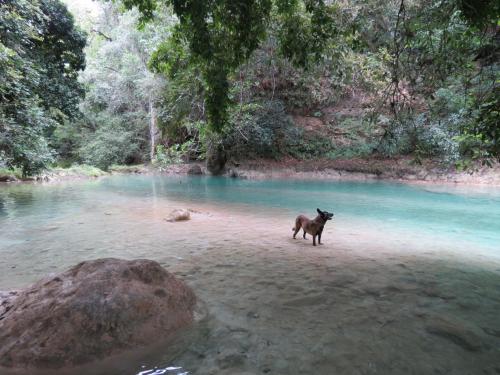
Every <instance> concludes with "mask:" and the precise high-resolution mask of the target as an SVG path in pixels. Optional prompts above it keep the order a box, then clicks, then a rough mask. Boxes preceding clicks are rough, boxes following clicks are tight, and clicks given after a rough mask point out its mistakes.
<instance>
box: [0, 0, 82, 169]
mask: <svg viewBox="0 0 500 375" xmlns="http://www.w3.org/2000/svg"><path fill="white" fill-rule="evenodd" d="M84 46H85V34H84V33H83V32H81V31H80V30H78V29H77V28H76V27H75V26H74V22H73V17H72V16H71V14H70V13H69V12H68V11H67V9H66V7H65V6H64V5H63V4H61V3H60V2H59V1H58V0H37V1H23V0H14V1H8V2H5V1H4V2H0V156H1V157H2V161H3V163H4V164H6V165H7V166H9V167H20V168H21V169H22V171H23V174H24V175H29V174H33V173H36V172H37V171H39V170H40V169H42V168H45V167H46V166H47V165H48V164H49V163H50V162H52V161H53V156H54V152H53V150H51V149H50V147H49V138H50V136H51V134H52V132H53V130H54V129H55V128H56V127H57V126H58V125H60V124H62V123H64V121H65V119H67V118H71V117H72V116H75V114H76V113H77V104H78V99H79V97H80V96H81V95H82V93H83V91H82V89H81V86H80V84H79V83H78V81H77V74H78V71H79V70H81V69H82V68H83V67H84V54H83V47H84Z"/></svg>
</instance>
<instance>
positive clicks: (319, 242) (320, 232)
mask: <svg viewBox="0 0 500 375" xmlns="http://www.w3.org/2000/svg"><path fill="white" fill-rule="evenodd" d="M324 228H325V227H321V228H320V230H319V232H318V245H321V235H322V234H323V229H324Z"/></svg>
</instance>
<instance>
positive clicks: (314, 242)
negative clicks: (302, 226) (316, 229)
mask: <svg viewBox="0 0 500 375" xmlns="http://www.w3.org/2000/svg"><path fill="white" fill-rule="evenodd" d="M313 246H316V235H315V234H313Z"/></svg>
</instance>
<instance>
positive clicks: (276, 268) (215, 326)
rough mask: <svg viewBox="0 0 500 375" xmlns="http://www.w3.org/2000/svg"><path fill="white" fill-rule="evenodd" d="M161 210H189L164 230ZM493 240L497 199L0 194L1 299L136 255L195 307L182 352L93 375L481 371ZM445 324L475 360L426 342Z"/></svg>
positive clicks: (288, 186)
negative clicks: (54, 277)
mask: <svg viewBox="0 0 500 375" xmlns="http://www.w3.org/2000/svg"><path fill="white" fill-rule="evenodd" d="M316 207H319V208H321V209H324V210H328V211H333V212H334V213H335V217H334V220H333V222H329V223H328V224H327V226H326V228H325V233H324V235H323V242H324V243H325V244H324V245H323V246H317V247H316V248H313V247H312V246H311V240H310V238H309V239H308V240H307V241H305V240H302V239H300V240H295V241H294V240H292V239H291V234H292V232H291V227H292V226H293V224H294V217H295V216H296V215H297V214H299V213H304V214H307V215H309V216H313V215H314V213H315V208H316ZM174 208H191V209H194V210H195V211H198V212H195V213H193V214H192V216H193V218H192V220H191V221H190V222H185V223H167V222H165V220H164V218H165V217H166V216H167V215H168V213H169V212H170V211H171V210H172V209H174ZM499 244H500V189H498V188H481V189H479V188H471V187H467V188H457V187H451V186H435V185H433V186H427V185H425V186H424V185H422V186H420V185H419V186H417V185H415V186H410V185H402V184H393V183H381V182H376V183H375V182H374V183H359V182H338V181H336V182H332V181H297V180H256V181H250V180H240V179H226V178H215V177H160V176H113V177H109V178H103V179H100V180H95V181H79V182H71V183H62V184H50V185H10V186H3V187H0V290H6V289H12V288H19V287H23V286H25V285H27V284H29V283H31V282H33V281H35V280H37V279H39V278H41V277H43V276H45V275H47V274H49V273H51V272H59V271H62V270H64V269H65V268H67V267H68V266H70V265H73V264H75V263H77V262H78V261H81V260H85V259H92V258H98V257H108V256H114V257H122V258H150V259H154V260H157V261H159V262H160V263H161V264H163V265H164V266H165V267H166V268H167V269H169V270H170V271H172V272H174V273H176V274H177V275H178V276H179V277H181V278H183V279H184V280H185V281H186V282H187V283H188V284H189V285H190V286H192V287H193V289H194V290H195V292H196V293H197V295H198V296H199V297H200V299H201V301H203V303H204V304H205V305H206V309H207V311H208V316H207V318H206V319H204V320H203V322H201V323H199V324H198V325H197V326H196V327H195V328H194V332H193V333H191V336H192V338H191V339H190V340H189V343H188V344H186V343H185V340H180V343H179V345H176V346H175V345H174V347H175V350H172V349H169V350H166V349H165V351H164V352H162V353H161V354H160V355H156V354H155V355H154V356H152V358H151V356H150V358H145V359H142V360H140V361H138V360H134V361H131V362H127V361H126V360H120V366H118V364H116V366H115V364H111V368H114V370H109V366H110V364H109V363H108V364H106V366H107V367H105V366H104V365H96V367H95V368H94V369H93V370H92V373H95V374H97V373H99V371H100V372H101V373H103V374H104V373H106V374H111V373H112V372H113V371H114V373H116V374H137V373H140V372H143V375H152V374H155V375H157V374H160V373H165V374H182V373H189V374H237V373H240V374H261V373H270V374H308V373H313V372H314V373H315V374H319V375H323V374H325V375H326V374H331V373H341V374H342V373H346V374H350V373H360V374H361V373H384V374H385V373H394V374H397V373H431V372H432V373H450V372H451V373H476V372H475V371H474V369H479V368H480V369H481V371H482V372H484V373H490V371H491V373H495V371H500V359H499V358H500V355H498V353H500V341H499V340H500V339H499V337H500V321H499V319H498V318H497V316H496V315H497V314H498V311H499V308H500V295H499V292H498V285H499V283H500V245H499ZM443 320H444V321H446V322H448V324H450V322H452V323H451V324H455V325H458V326H460V327H462V328H463V327H465V328H463V329H465V330H466V331H467V332H468V333H470V332H472V333H473V334H474V335H475V336H474V337H476V338H478V340H479V341H480V342H481V347H482V348H484V349H481V350H480V351H477V352H473V353H472V352H469V350H468V349H467V348H466V347H467V346H465V348H464V346H462V345H460V339H458V342H459V344H457V342H456V341H457V340H454V339H453V337H452V339H451V340H450V339H449V337H448V339H446V338H443V336H446V334H443V335H435V334H432V333H429V332H431V331H432V329H431V328H429V327H430V325H431V323H432V322H433V321H438V322H439V321H443ZM469 331H470V332H469ZM448 336H449V335H448ZM99 366H101V367H99ZM155 367H156V368H155ZM175 367H178V368H175ZM104 368H106V370H104ZM167 368H168V369H167ZM110 371H111V372H110ZM471 371H472V372H471ZM73 373H76V372H73ZM87 373H88V371H87Z"/></svg>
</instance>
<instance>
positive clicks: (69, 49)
mask: <svg viewBox="0 0 500 375" xmlns="http://www.w3.org/2000/svg"><path fill="white" fill-rule="evenodd" d="M67 3H69V5H70V7H71V1H70V0H67ZM98 9H99V11H98V12H97V13H96V14H93V15H88V14H76V16H77V21H75V18H74V17H73V15H72V14H71V13H70V12H69V11H68V8H67V6H66V5H64V4H63V3H61V1H59V0H0V168H8V169H15V168H17V169H19V170H21V172H22V174H24V175H31V174H35V173H37V172H39V171H40V170H42V169H44V168H48V167H52V166H56V165H59V166H70V165H72V164H89V165H93V166H97V167H99V168H101V169H107V168H109V167H110V166H111V165H113V164H137V163H147V162H153V164H154V165H156V166H158V167H160V168H162V167H164V166H165V165H168V164H170V163H176V162H179V161H188V160H195V159H196V160H204V159H206V158H211V157H216V158H222V159H224V160H225V159H233V160H246V159H251V158H272V159H280V158H284V157H291V158H298V159H318V158H330V159H339V158H340V159H341V158H344V159H345V158H347V159H349V158H354V157H363V158H370V157H374V156H377V157H387V158H392V157H398V156H401V155H411V157H412V158H413V160H415V161H416V162H419V161H421V160H423V159H425V158H433V159H436V160H439V161H440V162H441V163H444V164H447V165H454V166H459V167H467V166H468V165H470V164H471V163H472V162H474V161H480V162H483V163H490V162H492V161H493V160H495V159H498V158H499V156H500V120H499V119H500V116H499V110H500V70H499V61H500V59H499V57H500V21H499V17H500V3H499V2H498V1H497V0H390V1H381V0H350V1H341V0H339V1H323V0H303V1H299V0H221V1H216V0H206V1H195V0H163V1H161V0H122V1H121V2H120V1H114V2H112V1H102V2H100V3H98Z"/></svg>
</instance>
